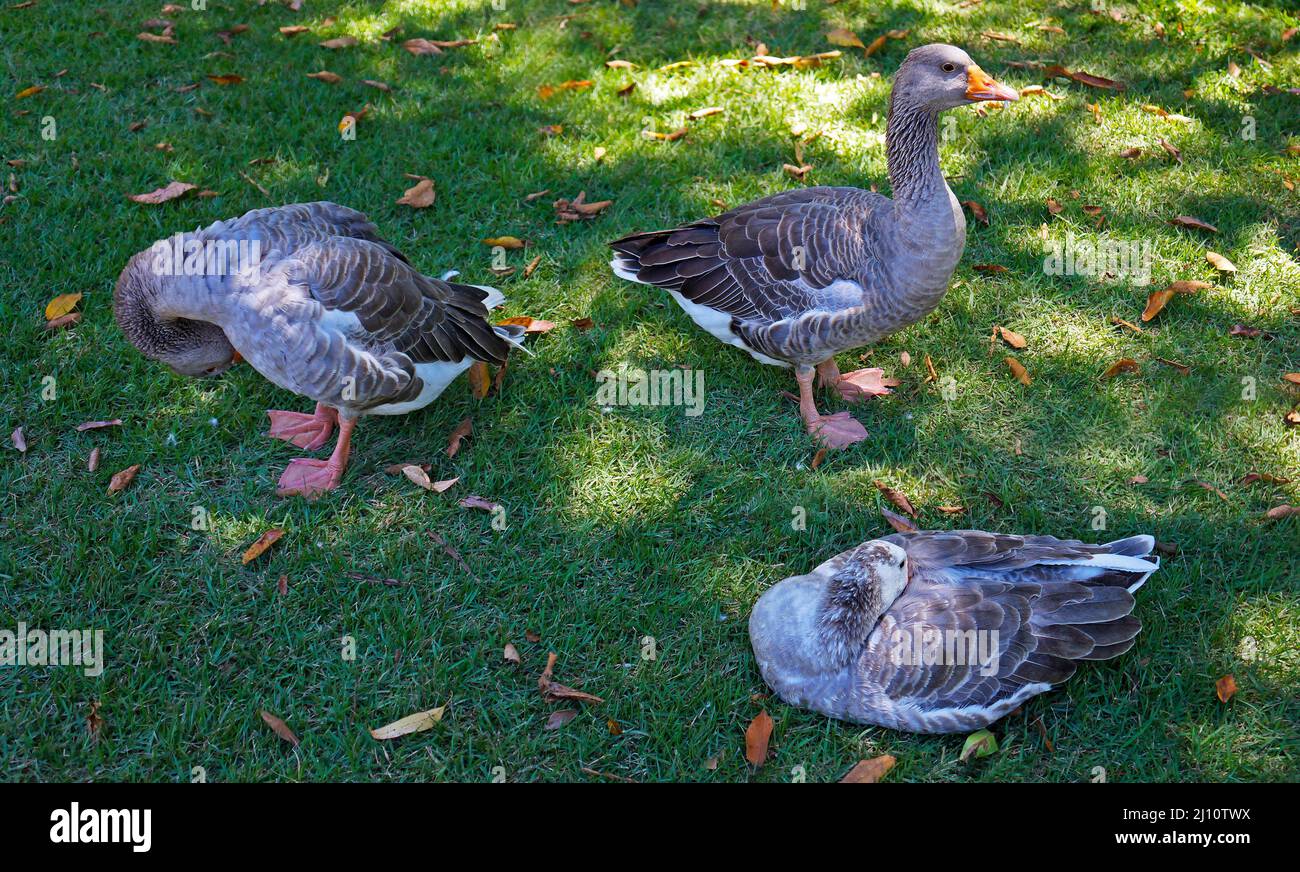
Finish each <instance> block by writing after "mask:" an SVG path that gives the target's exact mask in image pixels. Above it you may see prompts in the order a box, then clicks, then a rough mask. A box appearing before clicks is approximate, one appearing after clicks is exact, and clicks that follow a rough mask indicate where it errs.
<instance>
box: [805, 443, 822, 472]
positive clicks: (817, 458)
mask: <svg viewBox="0 0 1300 872" xmlns="http://www.w3.org/2000/svg"><path fill="white" fill-rule="evenodd" d="M825 459H826V449H825V448H819V449H817V453H816V454H814V455H813V459H812V463H810V464H809V466H808V468H809V469H812V470H815V469H817V467H819V466H821V465H822V461H823V460H825Z"/></svg>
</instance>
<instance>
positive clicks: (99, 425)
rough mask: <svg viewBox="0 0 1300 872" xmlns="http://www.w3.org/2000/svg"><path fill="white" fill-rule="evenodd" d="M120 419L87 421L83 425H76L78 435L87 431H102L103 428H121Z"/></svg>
mask: <svg viewBox="0 0 1300 872" xmlns="http://www.w3.org/2000/svg"><path fill="white" fill-rule="evenodd" d="M121 426H122V419H121V418H114V419H113V420H111V421H87V422H86V423H84V424H78V425H77V432H78V433H85V432H86V431H87V430H102V429H104V428H105V427H121Z"/></svg>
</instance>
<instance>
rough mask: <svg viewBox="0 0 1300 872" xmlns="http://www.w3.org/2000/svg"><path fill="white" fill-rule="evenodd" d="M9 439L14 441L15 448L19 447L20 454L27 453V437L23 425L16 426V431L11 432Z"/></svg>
mask: <svg viewBox="0 0 1300 872" xmlns="http://www.w3.org/2000/svg"><path fill="white" fill-rule="evenodd" d="M9 441H11V442H13V444H14V448H17V449H18V453H19V454H26V453H27V437H26V436H24V435H23V428H22V427H15V428H14V432H13V433H11V434H9Z"/></svg>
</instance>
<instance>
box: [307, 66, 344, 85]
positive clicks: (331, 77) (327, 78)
mask: <svg viewBox="0 0 1300 872" xmlns="http://www.w3.org/2000/svg"><path fill="white" fill-rule="evenodd" d="M307 78H309V79H317V80H319V81H321V82H328V83H329V84H331V85H337V84H338V83H339V82H341V81H343V77H342V76H340V75H339V74H338V73H331V72H330V71H329V70H321V71H320V72H318V73H308V74H307Z"/></svg>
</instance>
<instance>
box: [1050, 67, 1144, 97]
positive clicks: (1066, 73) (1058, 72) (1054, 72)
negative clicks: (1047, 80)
mask: <svg viewBox="0 0 1300 872" xmlns="http://www.w3.org/2000/svg"><path fill="white" fill-rule="evenodd" d="M1043 74H1044V75H1046V76H1052V77H1055V76H1060V77H1063V78H1066V79H1069V80H1070V81H1072V82H1078V83H1079V84H1080V85H1087V86H1088V87H1090V88H1105V89H1107V90H1111V91H1123V90H1124V89H1125V88H1126V87H1127V86H1126V85H1125V84H1124V83H1123V82H1117V81H1115V80H1114V79H1106V78H1103V77H1101V76H1094V75H1093V74H1092V73H1085V72H1083V71H1082V70H1070V69H1067V68H1065V67H1063V66H1061V65H1060V64H1052V65H1051V66H1049V67H1045V68H1044V69H1043Z"/></svg>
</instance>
